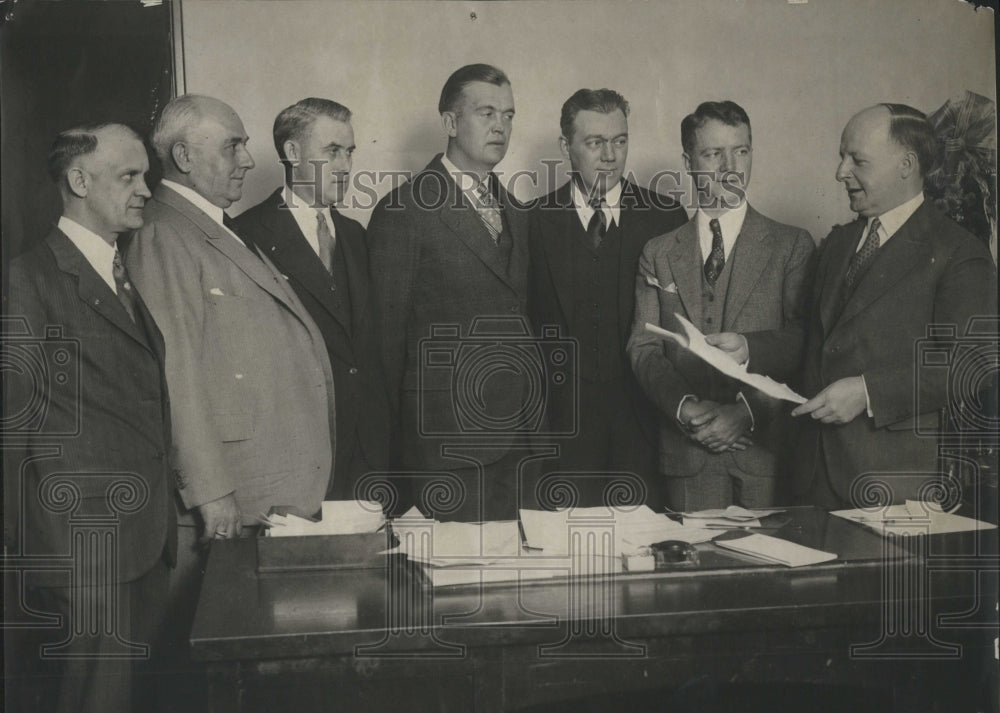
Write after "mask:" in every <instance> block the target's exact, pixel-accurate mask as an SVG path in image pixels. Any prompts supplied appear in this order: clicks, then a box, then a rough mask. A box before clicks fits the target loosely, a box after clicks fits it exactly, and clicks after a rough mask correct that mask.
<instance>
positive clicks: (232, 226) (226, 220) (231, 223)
mask: <svg viewBox="0 0 1000 713" xmlns="http://www.w3.org/2000/svg"><path fill="white" fill-rule="evenodd" d="M222 224H223V225H224V226H226V227H227V228H229V230H231V231H233V233H235V234H236V235H239V233H237V232H236V221H235V220H233V219H232V218H230V217H229V213H226V212H225V211H223V212H222Z"/></svg>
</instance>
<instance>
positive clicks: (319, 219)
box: [316, 211, 337, 273]
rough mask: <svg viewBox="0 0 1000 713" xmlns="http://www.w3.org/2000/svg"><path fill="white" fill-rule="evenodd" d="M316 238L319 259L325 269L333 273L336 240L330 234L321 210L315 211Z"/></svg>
mask: <svg viewBox="0 0 1000 713" xmlns="http://www.w3.org/2000/svg"><path fill="white" fill-rule="evenodd" d="M316 238H317V239H318V240H319V259H320V261H321V262H322V263H323V267H325V268H326V271H327V272H329V273H333V251H334V249H336V247H337V241H336V240H334V238H333V236H332V235H331V234H330V226H328V225H327V224H326V218H325V217H324V216H323V212H322V211H316Z"/></svg>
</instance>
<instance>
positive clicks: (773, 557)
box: [715, 535, 837, 567]
mask: <svg viewBox="0 0 1000 713" xmlns="http://www.w3.org/2000/svg"><path fill="white" fill-rule="evenodd" d="M715 544H717V545H718V546H719V547H724V548H725V549H727V550H733V551H735V552H740V553H742V554H745V555H750V556H751V557H757V558H759V559H762V560H765V561H767V562H772V563H774V564H783V565H785V566H786V567H802V566H804V565H807V564H820V563H821V562H829V561H830V560H835V559H837V555H835V554H833V553H831V552H823V551H822V550H814V549H813V548H812V547H803V546H802V545H797V544H795V543H794V542H789V541H788V540H782V539H780V538H778V537H770V536H768V535H749V536H747V537H741V538H739V539H738V540H716V541H715Z"/></svg>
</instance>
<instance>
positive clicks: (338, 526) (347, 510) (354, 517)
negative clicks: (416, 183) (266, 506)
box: [266, 500, 385, 537]
mask: <svg viewBox="0 0 1000 713" xmlns="http://www.w3.org/2000/svg"><path fill="white" fill-rule="evenodd" d="M321 513H322V517H321V519H320V520H319V521H317V522H313V521H312V520H307V519H305V518H302V517H298V516H297V515H292V514H288V515H278V514H274V515H269V516H268V518H267V519H268V520H269V521H270V522H271V523H272V524H273V526H272V527H269V528H268V529H267V533H266V534H267V535H268V536H269V537H301V536H304V535H355V534H359V533H364V532H376V531H377V530H378V529H379V528H380V527H382V525H383V524H385V516H384V515H383V514H382V506H381V505H380V504H379V503H377V502H373V501H369V500H336V501H334V500H327V501H325V502H324V503H323V509H322V511H321Z"/></svg>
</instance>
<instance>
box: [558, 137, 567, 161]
mask: <svg viewBox="0 0 1000 713" xmlns="http://www.w3.org/2000/svg"><path fill="white" fill-rule="evenodd" d="M559 151H561V152H562V155H563V158H564V159H566V160H567V161H569V160H570V158H569V141H568V140H567V139H566V137H565V136H560V137H559Z"/></svg>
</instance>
